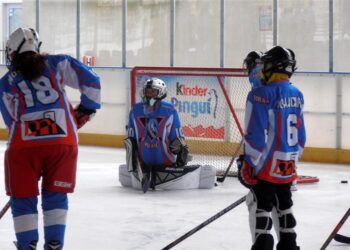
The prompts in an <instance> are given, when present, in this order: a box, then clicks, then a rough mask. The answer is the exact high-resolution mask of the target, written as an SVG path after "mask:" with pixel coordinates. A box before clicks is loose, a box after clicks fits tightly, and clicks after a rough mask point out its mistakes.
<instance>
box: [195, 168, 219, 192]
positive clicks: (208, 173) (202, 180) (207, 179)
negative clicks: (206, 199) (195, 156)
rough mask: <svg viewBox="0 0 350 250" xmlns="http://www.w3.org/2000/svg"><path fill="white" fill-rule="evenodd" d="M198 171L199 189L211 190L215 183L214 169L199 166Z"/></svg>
mask: <svg viewBox="0 0 350 250" xmlns="http://www.w3.org/2000/svg"><path fill="white" fill-rule="evenodd" d="M200 169H201V173H200V177H199V188H201V189H210V188H213V187H214V185H215V182H216V169H215V168H214V167H213V166H210V165H204V166H201V167H200Z"/></svg>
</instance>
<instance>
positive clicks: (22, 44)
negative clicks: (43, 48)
mask: <svg viewBox="0 0 350 250" xmlns="http://www.w3.org/2000/svg"><path fill="white" fill-rule="evenodd" d="M40 45H41V41H40V40H39V35H38V33H37V32H36V31H35V30H34V29H31V28H29V29H25V28H18V29H16V30H15V31H14V32H13V33H12V34H11V35H10V37H9V39H8V40H7V43H6V57H7V59H9V60H10V61H11V54H12V53H13V52H17V53H18V54H21V53H24V52H28V51H33V52H35V53H39V48H40Z"/></svg>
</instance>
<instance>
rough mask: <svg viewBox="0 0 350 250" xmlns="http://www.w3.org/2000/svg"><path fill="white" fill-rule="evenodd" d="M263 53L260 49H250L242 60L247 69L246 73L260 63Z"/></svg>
mask: <svg viewBox="0 0 350 250" xmlns="http://www.w3.org/2000/svg"><path fill="white" fill-rule="evenodd" d="M262 55H263V53H262V52H260V51H251V52H249V53H248V55H247V56H246V58H245V59H244V61H243V66H244V67H245V68H246V69H247V70H248V74H250V72H251V71H252V70H253V69H254V68H255V66H256V65H257V64H258V63H260V58H261V56H262Z"/></svg>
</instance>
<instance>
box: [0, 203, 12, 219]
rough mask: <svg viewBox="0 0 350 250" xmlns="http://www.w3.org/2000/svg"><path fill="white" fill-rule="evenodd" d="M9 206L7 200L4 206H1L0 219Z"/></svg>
mask: <svg viewBox="0 0 350 250" xmlns="http://www.w3.org/2000/svg"><path fill="white" fill-rule="evenodd" d="M9 207H10V201H8V202H7V203H6V204H5V206H4V207H3V209H1V211H0V219H1V218H2V217H3V216H4V215H5V214H6V212H7V210H8V209H9Z"/></svg>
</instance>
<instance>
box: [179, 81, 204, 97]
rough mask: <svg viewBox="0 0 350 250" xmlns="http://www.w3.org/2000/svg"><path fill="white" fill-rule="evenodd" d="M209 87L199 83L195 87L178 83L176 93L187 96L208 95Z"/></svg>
mask: <svg viewBox="0 0 350 250" xmlns="http://www.w3.org/2000/svg"><path fill="white" fill-rule="evenodd" d="M207 92H208V88H201V87H198V86H197V85H196V86H195V87H187V86H186V85H185V84H180V83H179V82H177V83H176V95H185V96H206V95H207Z"/></svg>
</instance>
